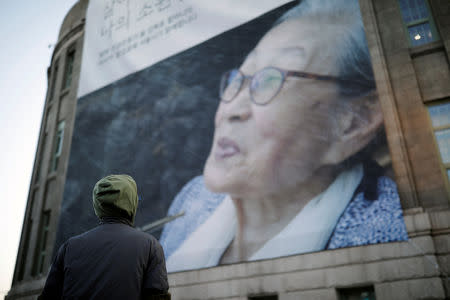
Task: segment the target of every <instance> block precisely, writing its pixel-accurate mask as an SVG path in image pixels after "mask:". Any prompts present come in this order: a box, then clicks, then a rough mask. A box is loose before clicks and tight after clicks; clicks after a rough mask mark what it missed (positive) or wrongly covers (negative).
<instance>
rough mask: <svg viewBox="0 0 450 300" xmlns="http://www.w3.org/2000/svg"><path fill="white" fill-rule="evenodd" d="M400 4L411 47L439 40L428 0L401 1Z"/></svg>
mask: <svg viewBox="0 0 450 300" xmlns="http://www.w3.org/2000/svg"><path fill="white" fill-rule="evenodd" d="M399 4H400V11H401V14H402V17H403V22H404V23H405V26H406V31H407V33H408V39H409V44H410V46H412V47H416V46H420V45H424V44H427V43H430V42H434V41H437V40H439V35H438V33H437V31H436V26H435V25H434V21H433V18H432V15H431V13H430V6H429V4H428V1H427V0H399Z"/></svg>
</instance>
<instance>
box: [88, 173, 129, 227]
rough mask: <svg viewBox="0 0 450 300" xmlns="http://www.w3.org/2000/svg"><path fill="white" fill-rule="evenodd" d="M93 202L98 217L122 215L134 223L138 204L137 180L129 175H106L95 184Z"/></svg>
mask: <svg viewBox="0 0 450 300" xmlns="http://www.w3.org/2000/svg"><path fill="white" fill-rule="evenodd" d="M92 202H93V205H94V211H95V214H96V215H97V217H99V218H103V217H121V218H126V219H128V220H129V221H131V222H132V223H134V217H135V215H136V209H137V205H138V195H137V186H136V182H135V181H134V179H133V178H131V176H128V175H109V176H106V177H104V178H102V179H100V180H99V181H98V182H97V183H96V184H95V187H94V190H93V192H92Z"/></svg>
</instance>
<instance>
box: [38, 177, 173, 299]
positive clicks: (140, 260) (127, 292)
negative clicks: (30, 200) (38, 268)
mask: <svg viewBox="0 0 450 300" xmlns="http://www.w3.org/2000/svg"><path fill="white" fill-rule="evenodd" d="M137 205H138V196H137V187H136V183H135V181H134V180H133V178H131V177H130V176H128V175H110V176H107V177H105V178H103V179H101V180H100V181H99V182H97V184H96V185H95V187H94V191H93V206H94V211H95V214H96V215H97V216H98V217H99V218H100V220H101V224H100V225H99V226H97V227H96V228H94V229H92V230H90V231H88V232H85V233H83V234H80V235H78V236H75V237H72V238H70V239H69V240H68V241H67V242H65V243H64V244H63V245H62V246H61V247H60V248H59V250H58V253H57V255H56V257H55V259H54V261H53V264H52V266H51V268H50V273H49V274H48V277H47V281H46V283H45V286H44V290H43V291H42V294H41V295H40V296H39V298H38V299H52V300H53V299H108V300H114V299H121V300H122V299H127V300H139V299H155V300H156V299H170V294H168V292H167V291H168V289H169V285H168V283H167V271H166V264H165V260H164V252H163V249H162V247H161V245H160V244H159V242H158V241H157V240H156V239H155V238H154V237H153V236H151V235H149V234H147V233H144V232H142V231H139V230H137V229H135V228H133V227H132V224H133V222H134V216H135V215H136V209H137Z"/></svg>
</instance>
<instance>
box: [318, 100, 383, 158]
mask: <svg viewBox="0 0 450 300" xmlns="http://www.w3.org/2000/svg"><path fill="white" fill-rule="evenodd" d="M344 101H345V100H344ZM350 101H351V102H349V103H348V109H345V110H343V111H342V112H339V113H338V116H339V117H338V119H337V120H336V125H337V126H336V128H335V139H334V141H333V142H332V143H331V145H330V148H329V150H328V151H327V153H326V154H325V156H324V163H325V164H334V165H335V164H339V163H341V162H343V161H344V160H346V159H347V158H349V157H350V156H352V155H354V154H356V153H358V152H359V151H361V150H362V149H363V148H364V147H365V146H366V145H367V144H369V142H370V141H371V140H372V139H374V138H375V136H376V134H377V133H378V130H379V129H380V128H381V127H382V125H383V113H382V111H381V107H380V103H379V101H378V97H377V94H376V92H374V93H370V94H369V95H366V96H365V97H363V98H359V99H353V100H350Z"/></svg>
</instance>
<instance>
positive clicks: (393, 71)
mask: <svg viewBox="0 0 450 300" xmlns="http://www.w3.org/2000/svg"><path fill="white" fill-rule="evenodd" d="M405 2H408V1H398V0H360V7H361V13H362V17H363V22H364V26H365V31H366V36H367V41H368V44H369V50H370V53H371V57H372V63H373V68H374V73H375V77H376V83H377V88H378V91H379V94H380V102H381V106H382V110H383V113H384V119H385V127H386V134H387V139H388V143H389V150H390V153H391V157H392V165H393V169H394V172H395V177H396V182H397V184H398V189H399V192H400V194H401V201H402V207H403V210H404V218H405V223H406V227H407V230H408V234H409V237H410V239H409V241H407V242H397V243H387V244H377V245H368V246H362V247H353V248H345V249H337V250H331V251H322V252H318V253H310V254H302V255H294V256H289V257H282V258H275V259H269V260H264V261H255V262H246V263H239V264H232V265H224V266H218V267H213V268H207V269H201V270H195V271H186V272H179V273H172V274H170V275H169V281H170V286H171V289H170V290H171V292H172V296H173V299H230V300H231V299H232V300H244V299H252V300H256V299H260V300H264V299H266V300H273V299H280V300H288V299H363V298H359V297H362V296H364V297H372V298H367V299H373V298H374V297H376V299H448V298H450V277H449V274H450V193H449V192H450V185H449V179H450V175H449V174H450V164H449V162H447V157H446V155H447V154H446V147H448V146H446V143H445V134H446V130H448V128H450V121H449V122H447V123H445V120H447V121H448V120H450V64H449V59H450V2H449V1H448V0H428V1H427V0H425V1H424V3H425V4H426V8H427V10H428V11H429V13H430V14H429V17H428V18H425V19H422V20H420V21H419V22H414V21H412V22H411V21H408V19H407V18H405V15H404V14H402V3H405ZM87 4H88V1H87V0H80V1H79V2H78V3H77V4H76V5H75V6H74V7H73V8H72V9H71V10H70V11H69V13H68V14H67V16H66V18H65V20H64V22H63V25H62V27H61V31H60V34H59V39H58V43H57V45H56V47H55V50H54V53H53V57H52V61H51V66H50V67H49V69H48V79H49V80H48V92H47V99H46V104H45V110H44V117H43V122H42V125H41V131H40V138H39V145H38V150H37V153H36V159H35V164H34V171H33V172H34V173H33V176H32V181H31V185H30V191H29V196H28V205H27V208H26V212H25V218H24V224H23V229H22V237H21V241H20V246H19V252H18V255H17V262H16V268H15V272H14V278H13V284H12V287H11V290H10V291H9V294H8V296H7V299H34V298H35V297H36V295H37V294H38V293H39V291H40V289H41V288H42V286H43V284H44V281H45V275H46V273H47V271H48V268H49V266H50V264H51V262H50V257H51V255H52V253H51V252H52V251H53V247H52V245H53V243H54V239H55V235H56V227H57V221H58V209H59V206H60V202H61V199H62V193H63V187H64V182H65V174H66V169H67V163H68V157H69V149H70V143H71V136H72V129H73V122H74V115H75V109H76V91H77V83H78V77H79V72H80V64H81V51H82V43H83V30H84V17H85V13H86V7H87ZM423 24H428V25H427V26H431V28H432V30H431V31H430V32H431V33H430V36H429V37H428V38H427V39H426V40H425V41H424V40H421V39H425V37H423V36H420V34H419V33H417V32H415V31H414V29H415V27H416V26H420V25H423ZM354 297H356V298H354Z"/></svg>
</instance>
